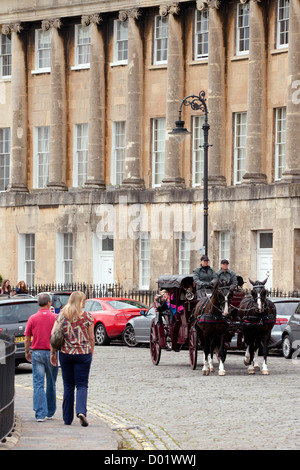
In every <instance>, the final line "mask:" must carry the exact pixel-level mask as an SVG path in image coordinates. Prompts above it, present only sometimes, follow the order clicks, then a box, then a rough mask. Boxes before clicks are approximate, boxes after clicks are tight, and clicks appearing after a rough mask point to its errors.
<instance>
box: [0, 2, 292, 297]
mask: <svg viewBox="0 0 300 470" xmlns="http://www.w3.org/2000/svg"><path fill="white" fill-rule="evenodd" d="M0 33H1V56H0V60H1V62H0V66H1V77H0V158H1V161H0V172H1V173H0V185H1V188H0V189H1V192H0V215H1V219H2V230H1V234H0V239H1V245H2V254H1V258H0V272H1V274H2V276H3V277H5V278H9V279H10V280H11V283H13V284H14V283H16V282H17V281H19V280H21V279H24V280H25V281H26V282H27V283H33V282H34V283H46V282H52V281H57V282H64V281H66V282H69V281H79V282H80V281H83V282H87V283H100V282H114V281H117V282H120V283H121V284H122V285H123V286H124V287H125V288H132V287H133V288H140V289H145V288H155V287H156V280H157V277H158V276H159V275H160V274H167V273H177V272H182V273H188V272H192V271H193V269H194V268H195V267H197V266H198V265H199V260H200V253H201V252H204V250H206V251H207V252H208V254H209V257H210V264H211V265H212V266H213V267H214V268H215V269H218V268H219V263H220V259H221V258H223V257H225V258H229V259H230V268H231V269H233V270H235V271H236V272H237V273H238V274H240V275H242V276H243V277H244V280H245V281H246V282H247V281H248V278H249V277H250V278H252V279H260V280H263V279H264V278H265V277H267V276H269V280H268V286H269V287H274V288H277V287H278V288H281V289H283V290H292V289H300V274H299V272H300V204H299V195H300V151H299V148H300V0H240V1H238V0H228V1H221V0H207V1H204V0H203V1H200V0H198V1H186V0H183V1H181V2H161V1H158V0H141V1H137V0H132V1H128V0H122V1H120V0H110V1H107V0H81V1H76V0H75V1H73V2H72V3H71V4H70V2H69V1H67V0H56V1H53V0H52V1H51V0H22V1H21V2H20V1H18V0H4V1H2V2H1V5H0ZM200 91H204V92H205V95H206V98H207V107H208V112H209V114H208V118H209V119H208V120H209V125H210V131H209V144H210V147H209V151H208V186H209V191H208V198H209V211H208V214H209V216H208V247H203V147H202V146H203V132H202V124H203V113H201V112H199V111H197V110H194V109H193V108H192V107H191V106H186V107H184V109H183V119H184V121H185V126H186V127H187V128H188V129H189V130H190V131H191V135H190V136H189V137H188V138H186V139H185V141H184V143H183V144H181V145H179V144H178V143H177V142H176V140H175V139H174V137H173V136H171V135H170V134H169V132H170V131H171V130H172V129H173V127H174V126H175V121H176V120H178V110H179V106H180V103H181V101H182V100H183V98H184V97H186V96H188V95H191V94H195V95H198V94H199V92H200ZM199 250H200V251H199Z"/></svg>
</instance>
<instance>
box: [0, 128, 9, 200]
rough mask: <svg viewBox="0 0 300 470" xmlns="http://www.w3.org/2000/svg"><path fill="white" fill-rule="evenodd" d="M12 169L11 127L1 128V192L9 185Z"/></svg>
mask: <svg viewBox="0 0 300 470" xmlns="http://www.w3.org/2000/svg"><path fill="white" fill-rule="evenodd" d="M9 171H10V128H9V127H4V128H1V129H0V192H2V191H6V189H7V186H8V185H9Z"/></svg>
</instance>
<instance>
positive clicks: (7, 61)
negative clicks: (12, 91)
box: [0, 34, 12, 78]
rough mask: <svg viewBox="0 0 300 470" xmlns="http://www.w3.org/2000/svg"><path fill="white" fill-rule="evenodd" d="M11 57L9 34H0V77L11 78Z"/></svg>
mask: <svg viewBox="0 0 300 470" xmlns="http://www.w3.org/2000/svg"><path fill="white" fill-rule="evenodd" d="M11 59H12V57H11V35H10V34H0V78H11ZM6 68H7V69H8V72H9V73H6Z"/></svg>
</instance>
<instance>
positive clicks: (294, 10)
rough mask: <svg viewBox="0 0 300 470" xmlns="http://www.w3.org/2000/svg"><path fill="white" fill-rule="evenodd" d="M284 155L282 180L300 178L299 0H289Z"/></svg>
mask: <svg viewBox="0 0 300 470" xmlns="http://www.w3.org/2000/svg"><path fill="white" fill-rule="evenodd" d="M289 24H290V30H289V52H288V54H289V55H288V94H287V113H286V146H285V148H286V155H285V171H284V172H283V175H282V181H284V180H286V181H290V182H294V181H297V182H299V180H300V150H299V149H300V1H299V0H290V23H289Z"/></svg>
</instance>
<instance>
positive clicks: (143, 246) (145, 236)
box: [139, 232, 151, 289]
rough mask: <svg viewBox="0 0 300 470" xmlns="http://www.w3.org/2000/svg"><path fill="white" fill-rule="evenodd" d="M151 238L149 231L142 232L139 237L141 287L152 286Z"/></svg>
mask: <svg viewBox="0 0 300 470" xmlns="http://www.w3.org/2000/svg"><path fill="white" fill-rule="evenodd" d="M150 254H151V240H150V234H149V233H148V232H140V237H139V288H140V289H149V287H150V267H151V266H150V262H151V259H150Z"/></svg>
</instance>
